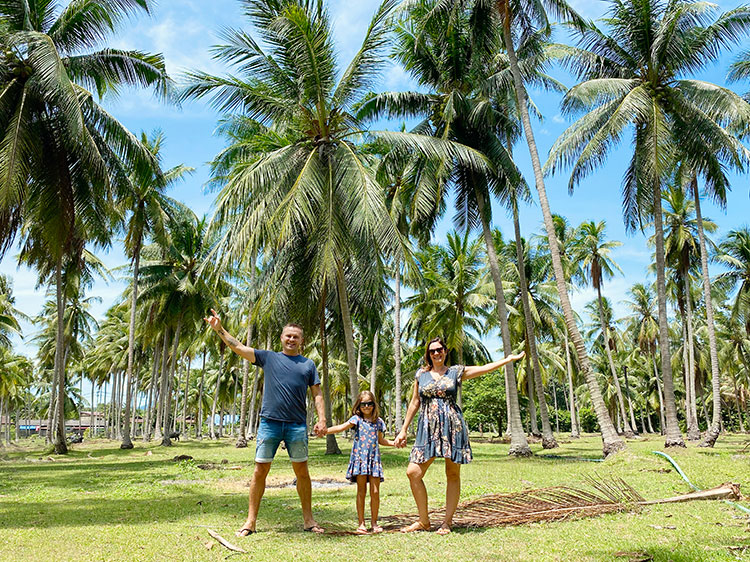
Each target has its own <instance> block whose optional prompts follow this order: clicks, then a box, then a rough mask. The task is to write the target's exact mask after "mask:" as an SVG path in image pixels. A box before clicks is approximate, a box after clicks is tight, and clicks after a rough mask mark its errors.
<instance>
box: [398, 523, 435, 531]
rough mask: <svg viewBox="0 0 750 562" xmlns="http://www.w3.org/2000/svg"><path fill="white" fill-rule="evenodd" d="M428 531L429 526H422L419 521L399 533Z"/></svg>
mask: <svg viewBox="0 0 750 562" xmlns="http://www.w3.org/2000/svg"><path fill="white" fill-rule="evenodd" d="M429 530H430V526H429V525H427V526H424V525H422V522H421V521H415V522H414V523H412V524H411V525H409V526H407V527H404V528H402V529H401V532H402V533H414V532H416V531H429Z"/></svg>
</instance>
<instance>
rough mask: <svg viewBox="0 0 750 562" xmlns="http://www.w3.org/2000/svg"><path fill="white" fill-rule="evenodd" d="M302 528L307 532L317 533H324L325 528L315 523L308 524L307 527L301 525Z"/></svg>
mask: <svg viewBox="0 0 750 562" xmlns="http://www.w3.org/2000/svg"><path fill="white" fill-rule="evenodd" d="M302 530H303V531H305V532H307V533H317V534H321V533H325V529H323V527H321V526H320V525H318V524H317V523H316V524H315V525H310V526H309V527H302Z"/></svg>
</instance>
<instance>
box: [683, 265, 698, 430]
mask: <svg viewBox="0 0 750 562" xmlns="http://www.w3.org/2000/svg"><path fill="white" fill-rule="evenodd" d="M685 273H686V277H685V293H686V295H685V346H686V351H687V372H686V375H687V377H686V379H685V384H686V388H689V389H690V390H689V392H688V393H687V396H686V402H687V403H686V404H685V413H686V419H687V438H688V440H690V441H698V440H700V438H701V431H700V429H699V428H698V408H697V405H696V397H695V348H694V347H693V306H692V303H691V298H690V279H688V277H687V276H689V275H690V273H689V272H685Z"/></svg>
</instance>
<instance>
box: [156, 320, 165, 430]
mask: <svg viewBox="0 0 750 562" xmlns="http://www.w3.org/2000/svg"><path fill="white" fill-rule="evenodd" d="M168 346H169V327H166V328H165V329H164V337H163V338H162V345H161V355H160V357H159V359H160V365H159V368H160V369H161V371H160V375H159V385H158V391H159V392H158V394H157V395H156V422H155V424H154V438H156V439H158V440H161V438H162V434H161V428H162V418H163V417H164V394H165V393H166V392H167V388H166V387H167V359H168V356H169V351H168Z"/></svg>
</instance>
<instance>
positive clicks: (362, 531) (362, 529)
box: [354, 523, 368, 535]
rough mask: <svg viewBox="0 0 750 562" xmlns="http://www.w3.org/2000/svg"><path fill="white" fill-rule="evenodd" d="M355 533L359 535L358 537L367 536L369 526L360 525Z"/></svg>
mask: <svg viewBox="0 0 750 562" xmlns="http://www.w3.org/2000/svg"><path fill="white" fill-rule="evenodd" d="M354 533H355V534H357V535H366V534H368V533H367V525H365V524H364V523H360V524H359V527H357V530H356V531H354Z"/></svg>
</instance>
